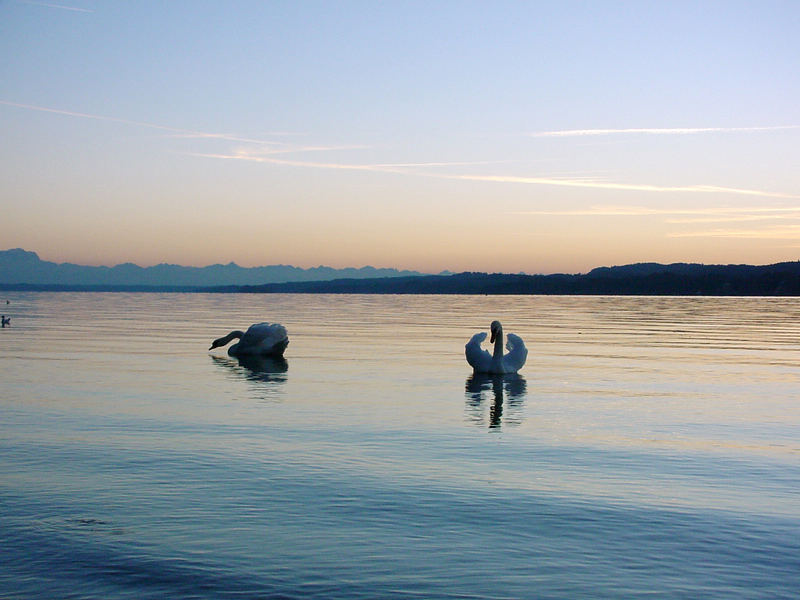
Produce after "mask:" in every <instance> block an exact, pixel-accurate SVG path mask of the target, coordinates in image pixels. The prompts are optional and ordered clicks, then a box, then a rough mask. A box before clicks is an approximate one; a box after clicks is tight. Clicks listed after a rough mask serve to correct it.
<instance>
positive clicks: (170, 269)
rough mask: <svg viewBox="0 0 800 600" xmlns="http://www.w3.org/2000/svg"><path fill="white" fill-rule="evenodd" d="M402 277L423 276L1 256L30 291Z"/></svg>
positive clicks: (0, 264)
mask: <svg viewBox="0 0 800 600" xmlns="http://www.w3.org/2000/svg"><path fill="white" fill-rule="evenodd" d="M400 275H419V273H417V272H416V271H398V270H396V269H376V268H374V267H362V268H360V269H355V268H351V269H334V268H331V267H323V266H320V267H314V268H311V269H302V268H300V267H292V266H287V265H272V266H265V267H250V268H248V267H240V266H239V265H237V264H235V263H228V264H227V265H210V266H207V267H183V266H180V265H169V264H160V265H156V266H153V267H140V266H138V265H135V264H132V263H125V264H121V265H116V266H114V267H89V266H84V265H75V264H72V263H54V262H49V261H43V260H41V259H40V258H39V256H38V255H37V254H36V253H35V252H29V251H26V250H22V249H21V248H16V249H13V250H5V251H0V284H26V285H29V286H30V285H35V286H93V287H95V286H101V287H109V286H110V287H129V288H141V287H159V288H194V287H211V286H221V285H257V284H264V283H277V282H287V281H325V280H329V279H337V278H342V277H349V278H354V279H361V278H370V277H394V276H400Z"/></svg>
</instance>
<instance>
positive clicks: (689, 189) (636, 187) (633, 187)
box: [443, 175, 798, 198]
mask: <svg viewBox="0 0 800 600" xmlns="http://www.w3.org/2000/svg"><path fill="white" fill-rule="evenodd" d="M443 177H448V178H450V179H466V180H470V181H492V182H497V183H521V184H534V185H554V186H562V187H576V188H589V189H600V190H624V191H634V192H658V193H665V192H667V193H668V192H672V193H695V194H712V193H724V194H739V195H745V196H761V197H765V198H797V197H798V196H794V195H792V194H784V193H781V192H770V191H764V190H748V189H741V188H729V187H723V186H717V185H681V186H662V185H653V184H647V183H621V182H612V181H597V180H591V179H588V180H587V179H583V178H579V179H560V178H550V177H518V176H508V175H450V176H443Z"/></svg>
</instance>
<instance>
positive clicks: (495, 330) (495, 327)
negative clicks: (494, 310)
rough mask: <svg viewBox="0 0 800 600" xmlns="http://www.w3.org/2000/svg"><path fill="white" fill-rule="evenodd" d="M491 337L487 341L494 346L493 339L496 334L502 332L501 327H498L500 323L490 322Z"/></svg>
mask: <svg viewBox="0 0 800 600" xmlns="http://www.w3.org/2000/svg"><path fill="white" fill-rule="evenodd" d="M490 329H491V332H492V337H491V339H490V340H489V343H491V344H494V338H496V337H497V334H498V333H500V332H502V331H503V326H502V325H500V321H492V324H491V326H490Z"/></svg>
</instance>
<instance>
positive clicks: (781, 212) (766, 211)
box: [515, 205, 800, 220]
mask: <svg viewBox="0 0 800 600" xmlns="http://www.w3.org/2000/svg"><path fill="white" fill-rule="evenodd" d="M515 214H525V215H545V216H583V217H646V216H679V215H697V216H698V217H705V218H708V219H712V220H720V219H727V218H737V217H731V216H732V215H744V216H745V217H754V216H755V217H757V218H779V217H784V216H787V215H797V216H800V208H797V207H781V206H777V207H763V206H732V207H726V206H715V207H704V208H652V207H649V206H626V205H604V206H591V207H589V208H583V209H575V210H528V211H520V212H518V213H515Z"/></svg>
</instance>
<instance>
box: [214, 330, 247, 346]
mask: <svg viewBox="0 0 800 600" xmlns="http://www.w3.org/2000/svg"><path fill="white" fill-rule="evenodd" d="M243 335H244V333H243V332H241V331H231V332H230V333H229V334H228V335H226V336H225V337H222V338H219V339H218V340H217V341H216V342H215V344H216V345H217V346H224V345H225V344H227V343H228V342H230V341H231V340H240V339H242V336H243Z"/></svg>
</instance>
